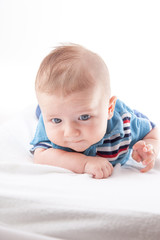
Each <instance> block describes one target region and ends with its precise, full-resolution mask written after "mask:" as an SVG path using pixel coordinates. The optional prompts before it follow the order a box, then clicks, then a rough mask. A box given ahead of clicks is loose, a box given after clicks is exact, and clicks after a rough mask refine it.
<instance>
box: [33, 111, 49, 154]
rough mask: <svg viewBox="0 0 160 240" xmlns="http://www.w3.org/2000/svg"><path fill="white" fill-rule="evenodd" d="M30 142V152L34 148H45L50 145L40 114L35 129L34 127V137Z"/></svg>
mask: <svg viewBox="0 0 160 240" xmlns="http://www.w3.org/2000/svg"><path fill="white" fill-rule="evenodd" d="M30 144H31V145H33V147H32V148H31V149H30V152H31V153H34V151H35V149H36V148H44V149H47V148H51V147H52V143H51V141H50V140H49V139H48V137H47V134H46V130H45V126H44V122H43V118H42V115H40V117H39V121H38V125H37V129H36V132H35V135H34V138H33V140H32V141H31V143H30Z"/></svg>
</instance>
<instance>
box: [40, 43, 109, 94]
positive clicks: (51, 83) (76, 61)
mask: <svg viewBox="0 0 160 240" xmlns="http://www.w3.org/2000/svg"><path fill="white" fill-rule="evenodd" d="M93 86H96V87H97V86H100V87H101V90H102V93H104V94H105V95H106V96H107V97H108V98H109V97H110V80H109V73H108V69H107V66H106V64H105V63H104V61H103V60H102V58H101V57H99V56H98V55H97V54H96V53H93V52H91V51H89V50H87V49H85V48H84V47H82V46H80V45H74V44H72V45H66V46H59V47H57V48H56V49H55V50H53V51H52V52H51V53H50V54H49V55H48V56H46V57H45V58H44V60H43V61H42V63H41V65H40V68H39V71H38V73H37V78H36V92H37V93H47V94H60V95H63V96H66V95H68V94H71V93H75V92H79V91H83V90H84V89H87V88H92V87H93Z"/></svg>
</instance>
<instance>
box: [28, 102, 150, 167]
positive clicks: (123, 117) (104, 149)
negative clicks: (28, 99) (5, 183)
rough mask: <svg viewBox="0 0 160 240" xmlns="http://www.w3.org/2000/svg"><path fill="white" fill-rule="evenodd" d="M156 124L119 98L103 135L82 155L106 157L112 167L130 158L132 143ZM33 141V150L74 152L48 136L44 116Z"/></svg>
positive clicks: (141, 137) (40, 119)
mask: <svg viewBox="0 0 160 240" xmlns="http://www.w3.org/2000/svg"><path fill="white" fill-rule="evenodd" d="M154 126H155V125H154V124H153V123H152V122H151V121H149V120H148V118H147V117H146V116H144V115H143V114H141V113H139V112H137V111H135V110H131V109H130V108H129V107H127V106H126V105H125V104H124V103H123V102H122V101H120V100H117V102H116V106H115V110H114V115H113V117H112V118H111V119H110V120H108V125H107V130H106V133H105V135H104V137H103V138H102V139H101V140H100V141H99V142H97V143H95V144H94V145H92V146H90V147H89V148H88V149H86V150H85V151H84V152H83V154H85V155H87V156H96V155H99V156H101V157H104V158H107V159H108V160H109V161H110V162H111V163H112V165H113V166H115V165H116V164H117V163H121V164H122V165H123V164H124V163H125V162H126V161H127V160H128V159H129V156H130V152H131V149H132V146H133V145H134V144H135V143H136V142H137V141H139V140H141V139H143V138H144V137H145V135H146V134H148V133H149V132H150V131H151V129H152V128H153V127H154ZM31 144H32V145H33V147H32V149H31V152H32V153H34V150H35V149H36V148H45V149H47V148H51V147H53V148H58V149H62V150H65V151H69V152H74V150H72V149H70V148H65V147H62V146H58V145H56V144H54V143H53V142H51V141H50V140H49V139H48V137H47V135H46V132H45V127H44V122H43V118H42V115H40V117H39V122H38V126H37V130H36V133H35V136H34V139H33V140H32V142H31Z"/></svg>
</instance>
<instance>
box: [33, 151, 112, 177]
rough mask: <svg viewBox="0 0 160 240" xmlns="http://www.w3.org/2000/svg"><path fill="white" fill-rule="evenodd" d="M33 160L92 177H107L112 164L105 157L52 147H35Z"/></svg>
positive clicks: (110, 171) (110, 172)
mask: <svg viewBox="0 0 160 240" xmlns="http://www.w3.org/2000/svg"><path fill="white" fill-rule="evenodd" d="M34 162H35V163H39V164H46V165H52V166H57V167H62V168H66V169H68V170H71V171H73V172H75V173H88V174H92V176H93V177H94V178H107V177H109V176H110V175H111V174H112V172H113V166H112V164H111V163H110V162H109V161H108V160H107V159H106V158H102V157H100V156H96V157H90V156H86V155H84V154H81V153H76V152H66V151H64V150H61V149H54V148H49V149H43V148H37V149H36V150H35V152H34Z"/></svg>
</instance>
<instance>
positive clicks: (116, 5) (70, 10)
mask: <svg viewBox="0 0 160 240" xmlns="http://www.w3.org/2000/svg"><path fill="white" fill-rule="evenodd" d="M159 33H160V5H159V1H158V0H157V1H156V0H150V1H149V0H134V1H131V0H0V122H1V121H5V120H6V119H7V118H10V116H11V115H12V114H15V113H17V112H19V111H21V110H22V109H24V108H26V107H28V106H30V105H33V107H36V104H37V102H36V98H35V93H34V80H35V76H36V72H37V70H38V67H39V64H40V62H41V61H42V59H43V58H44V57H45V55H46V54H48V53H49V52H50V51H51V50H52V48H53V47H54V46H57V45H58V44H59V43H63V42H73V43H78V44H81V45H83V46H85V47H87V48H89V49H90V50H93V51H95V52H97V53H98V54H99V55H101V56H102V58H103V59H104V60H105V62H106V64H107V65H108V68H109V71H110V77H111V81H112V94H113V95H117V97H118V98H120V99H121V100H123V101H124V102H125V103H127V104H128V105H129V106H130V107H132V108H136V109H138V110H140V111H141V112H143V113H144V114H146V115H148V116H149V117H150V119H151V120H153V121H155V122H158V123H159V120H160V113H159V104H160V89H159V88H160V87H159V86H160V85H159V80H160V34H159Z"/></svg>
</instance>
